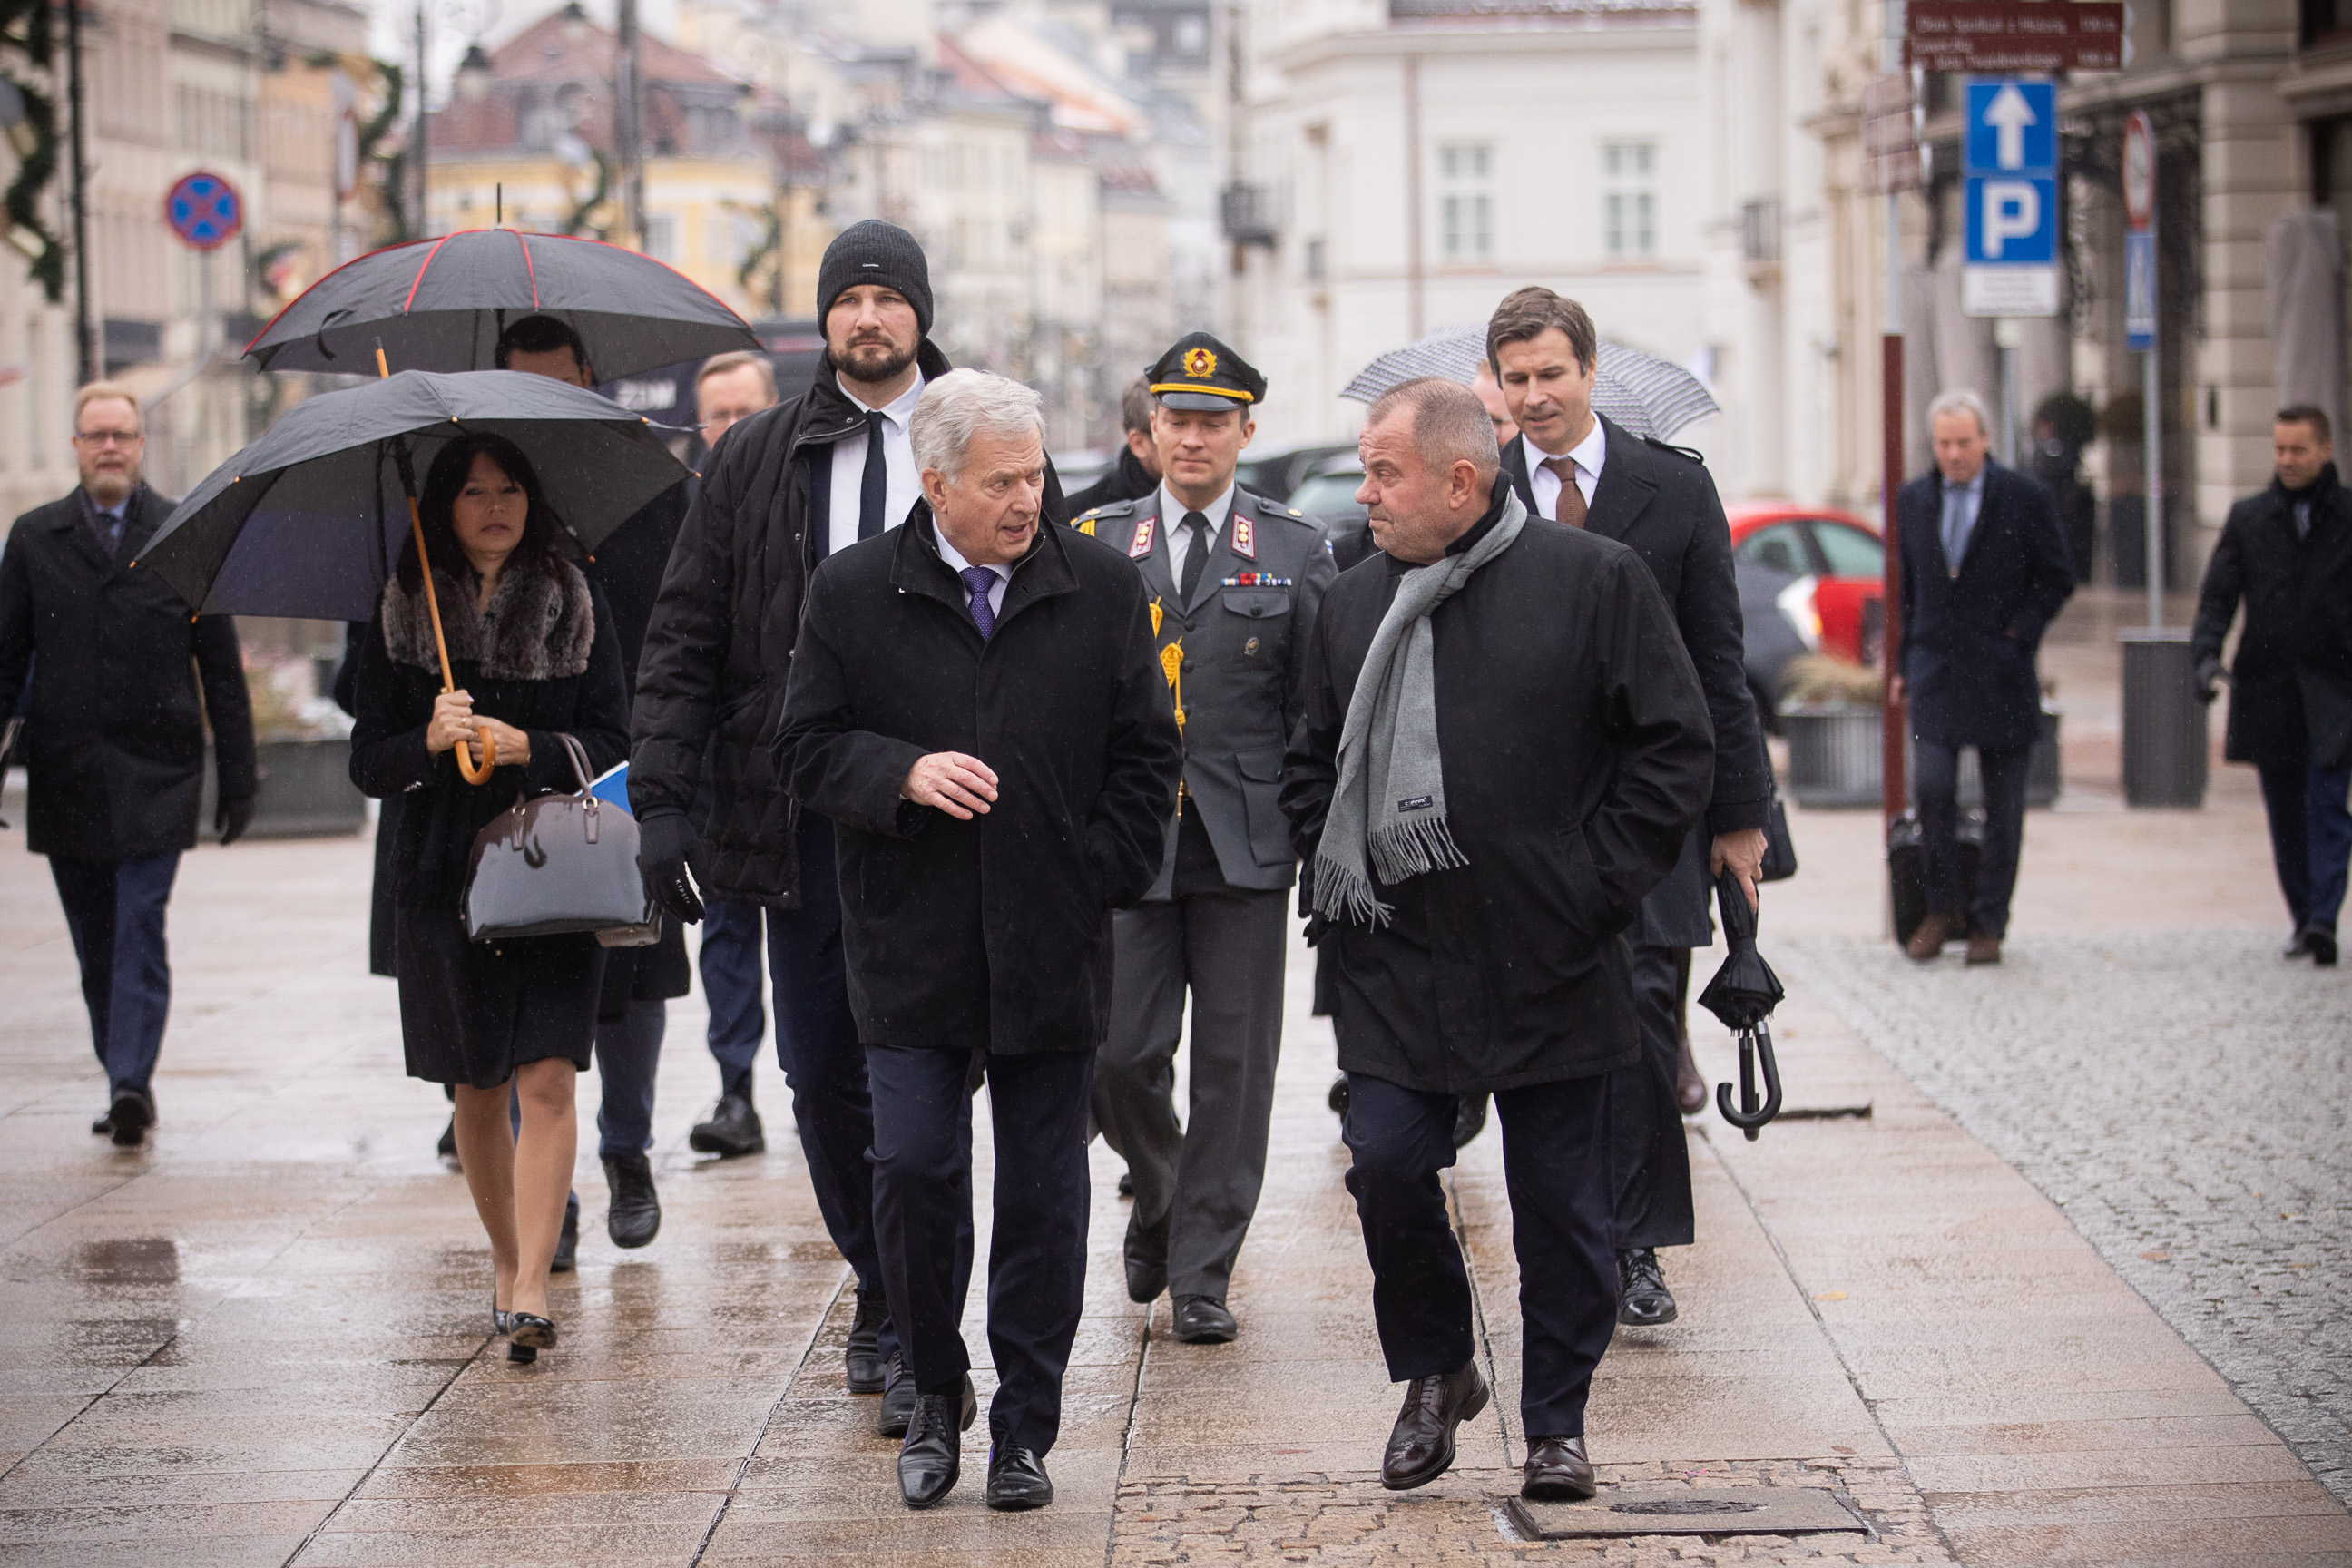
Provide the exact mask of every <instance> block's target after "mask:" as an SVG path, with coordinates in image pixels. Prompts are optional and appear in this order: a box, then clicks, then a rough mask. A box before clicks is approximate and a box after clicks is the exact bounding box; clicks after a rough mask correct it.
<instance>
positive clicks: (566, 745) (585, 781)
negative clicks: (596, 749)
mask: <svg viewBox="0 0 2352 1568" xmlns="http://www.w3.org/2000/svg"><path fill="white" fill-rule="evenodd" d="M555 738H556V739H557V740H559V741H561V742H563V750H564V752H566V754H568V755H569V756H570V757H571V758H572V776H573V777H575V778H577V779H578V780H579V781H580V793H581V794H582V795H589V794H590V785H591V781H590V779H589V777H588V748H587V747H585V746H583V745H582V744H581V743H580V742H579V740H578V738H577V737H575V736H573V735H571V734H569V733H566V732H563V731H558V732H557V733H556V737H555Z"/></svg>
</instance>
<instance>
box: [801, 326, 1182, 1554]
mask: <svg viewBox="0 0 2352 1568" xmlns="http://www.w3.org/2000/svg"><path fill="white" fill-rule="evenodd" d="M1039 416H1040V405H1039V401H1038V398H1037V395H1036V394H1035V393H1034V392H1032V391H1030V390H1029V389H1028V388H1026V387H1024V386H1021V385H1018V384H1015V383H1013V382H1010V381H1007V380H1005V379H1004V378H1003V377H1002V376H996V375H990V374H985V373H983V372H980V371H972V370H959V371H952V372H949V373H947V374H942V375H941V376H940V377H939V378H938V379H937V380H936V381H934V382H932V383H931V384H929V385H928V386H926V387H925V388H924V389H923V394H922V396H921V399H920V400H919V402H918V403H917V404H916V405H915V409H914V413H913V417H912V420H911V421H910V426H909V434H910V437H911V439H912V441H913V444H914V454H915V461H916V464H917V468H918V471H919V477H920V479H921V484H922V500H920V501H919V502H918V503H917V504H916V506H915V508H914V510H913V511H912V512H911V513H910V514H909V515H908V519H907V521H906V523H905V524H904V525H903V526H902V527H899V528H898V529H895V530H892V531H889V532H888V533H886V534H882V535H879V536H877V537H875V538H872V539H866V540H862V541H860V542H856V543H855V544H852V545H850V546H849V547H848V548H846V549H844V550H841V551H838V552H835V554H833V555H832V556H830V557H829V558H827V559H826V561H825V562H824V564H823V565H822V566H820V567H819V568H818V569H817V573H816V577H815V580H814V583H813V584H811V585H810V588H809V595H808V602H807V605H806V606H805V608H804V609H803V612H802V616H801V623H800V637H799V640H798V642H797V643H796V644H795V646H794V647H793V658H792V677H791V680H790V683H789V684H788V685H787V687H786V688H785V692H784V702H783V712H782V719H781V721H780V725H779V728H778V731H777V734H776V741H775V746H774V750H775V756H776V763H777V766H778V770H779V772H780V773H782V775H783V776H784V778H785V779H786V781H787V783H788V784H789V786H790V788H791V790H792V793H793V797H794V798H795V799H796V800H797V801H798V802H799V803H800V805H801V806H802V808H803V810H804V811H809V812H815V813H820V814H822V815H823V816H827V817H830V818H832V819H833V823H834V829H835V843H836V848H837V853H838V861H839V866H840V888H841V905H842V940H843V948H844V953H845V958H846V960H847V964H848V974H849V1005H850V1010H851V1012H852V1013H853V1014H854V1016H855V1017H856V1027H857V1037H858V1039H859V1040H860V1041H861V1042H862V1043H863V1044H864V1047H865V1051H866V1076H867V1080H868V1082H869V1083H870V1084H871V1086H872V1095H873V1107H874V1110H873V1115H874V1136H873V1145H872V1152H871V1154H870V1155H869V1159H870V1161H871V1163H872V1165H873V1171H874V1177H873V1183H874V1185H873V1192H874V1200H873V1201H874V1224H875V1235H876V1243H877V1251H878V1252H879V1254H880V1257H881V1269H882V1277H883V1281H884V1285H885V1288H886V1289H887V1291H888V1294H889V1301H890V1315H891V1319H892V1321H894V1322H895V1323H896V1324H897V1325H898V1336H899V1342H900V1345H901V1353H902V1356H903V1358H904V1362H905V1373H904V1375H905V1376H906V1377H908V1378H910V1379H911V1380H912V1381H913V1385H914V1390H915V1394H916V1399H915V1405H914V1409H913V1412H912V1415H911V1417H910V1419H909V1422H908V1428H907V1434H906V1440H905V1442H904V1444H903V1446H902V1447H900V1449H899V1455H898V1484H899V1489H900V1493H901V1495H902V1496H903V1497H904V1498H905V1500H906V1501H907V1504H908V1507H910V1508H929V1507H932V1506H934V1505H935V1504H937V1503H939V1502H940V1500H943V1499H944V1498H945V1497H946V1496H947V1494H948V1492H949V1491H950V1489H952V1488H953V1487H954V1485H955V1483H956V1479H957V1477H958V1475H959V1473H960V1469H961V1453H960V1450H961V1438H960V1436H959V1434H960V1432H961V1429H962V1427H963V1426H965V1425H966V1424H968V1423H969V1422H971V1419H972V1418H973V1415H974V1413H975V1411H976V1408H977V1404H976V1400H975V1398H974V1395H973V1391H972V1384H971V1375H970V1367H971V1357H970V1354H969V1352H967V1351H966V1349H965V1347H964V1342H963V1337H962V1335H961V1332H960V1331H959V1328H958V1325H959V1323H960V1322H961V1319H962V1316H963V1303H964V1298H965V1295H966V1294H967V1291H968V1289H969V1286H970V1282H971V1202H972V1198H971V1089H970V1087H969V1084H970V1081H971V1075H973V1074H974V1073H984V1074H985V1075H986V1077H987V1079H988V1083H989V1109H990V1111H991V1113H992V1117H993V1119H994V1127H995V1142H996V1187H995V1216H996V1217H995V1235H994V1238H993V1241H992V1246H991V1250H990V1265H989V1281H988V1337H989V1347H990V1349H991V1351H992V1352H993V1356H994V1361H995V1364H996V1373H997V1380H998V1386H997V1392H996V1397H995V1399H994V1401H993V1403H992V1405H991V1406H990V1409H989V1436H990V1441H991V1452H990V1458H989V1468H988V1491H987V1500H988V1504H989V1506H990V1507H992V1508H996V1509H1007V1510H1010V1509H1025V1508H1038V1507H1042V1506H1044V1505H1045V1504H1046V1503H1048V1502H1051V1501H1052V1500H1053V1495H1054V1490H1053V1483H1052V1482H1051V1481H1049V1480H1048V1479H1046V1475H1045V1454H1046V1452H1047V1451H1048V1450H1049V1449H1050V1448H1051V1447H1053V1445H1054V1439H1055V1435H1056V1433H1057V1432H1058V1431H1059V1428H1060V1422H1061V1385H1062V1373H1063V1370H1064V1368H1065V1367H1066V1365H1067V1363H1068V1362H1069V1355H1070V1344H1071V1341H1072V1339H1073V1338H1074V1337H1075V1335H1076V1332H1077V1326H1078V1315H1079V1311H1080V1310H1081V1308H1082V1307H1083V1305H1084V1300H1085V1294H1086V1263H1087V1258H1086V1243H1087V1205H1088V1194H1087V1099H1088V1094H1089V1092H1090V1089H1091V1085H1092V1081H1093V1077H1094V1060H1095V1051H1096V1048H1097V1047H1099V1046H1100V1045H1101V1044H1102V1041H1103V1034H1104V1030H1105V1027H1106V1025H1107V1021H1108V1015H1109V1007H1110V985H1111V922H1110V916H1111V911H1112V910H1114V909H1118V908H1122V907H1124V906H1126V905H1129V904H1131V903H1133V902H1135V901H1136V900H1138V899H1140V898H1141V897H1142V896H1143V895H1144V893H1145V892H1146V891H1147V890H1148V889H1150V886H1151V883H1152V879H1154V878H1155V877H1156V876H1157V875H1158V874H1159V871H1160V855H1161V851H1162V847H1163V845H1164V824H1165V822H1166V819H1167V814H1168V813H1169V812H1170V811H1171V809H1173V807H1174V805H1175V799H1176V780H1177V777H1178V773H1179V769H1180V767H1181V750H1180V747H1179V742H1178V738H1177V731H1176V718H1175V712H1174V710H1173V709H1172V708H1171V704H1170V700H1169V694H1168V683H1167V680H1166V679H1164V678H1163V676H1162V675H1161V673H1160V663H1159V660H1158V659H1157V658H1154V657H1153V644H1152V635H1151V612H1150V603H1149V601H1148V600H1147V598H1146V597H1145V595H1144V590H1143V580H1142V578H1141V577H1140V576H1139V574H1137V572H1136V569H1135V567H1134V565H1133V564H1132V563H1129V561H1128V560H1127V558H1126V557H1125V556H1123V555H1121V554H1119V553H1118V552H1117V551H1115V550H1112V549H1111V548H1110V547H1108V545H1105V544H1101V543H1097V542H1096V541H1094V540H1092V539H1090V538H1087V536H1086V535H1084V534H1082V533H1079V532H1076V531H1073V530H1070V529H1066V528H1057V527H1045V526H1041V522H1042V521H1043V517H1044V510H1043V500H1044V494H1045V429H1044V425H1043V423H1042V421H1041V419H1040V417H1039Z"/></svg>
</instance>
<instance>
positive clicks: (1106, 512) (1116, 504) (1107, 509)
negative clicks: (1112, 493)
mask: <svg viewBox="0 0 2352 1568" xmlns="http://www.w3.org/2000/svg"><path fill="white" fill-rule="evenodd" d="M1137 499H1138V500H1150V499H1151V498H1150V496H1143V497H1139V498H1137ZM1133 510H1135V501H1134V500H1114V501H1105V502H1104V503H1103V504H1102V505H1100V506H1098V507H1095V508H1093V509H1092V510H1088V511H1087V513H1086V514H1085V515H1086V516H1087V517H1125V516H1126V515H1127V514H1128V513H1129V512H1131V511H1133Z"/></svg>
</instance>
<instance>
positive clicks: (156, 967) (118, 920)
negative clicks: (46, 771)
mask: <svg viewBox="0 0 2352 1568" xmlns="http://www.w3.org/2000/svg"><path fill="white" fill-rule="evenodd" d="M179 869H180V857H179V855H178V854H177V853H173V854H170V855H154V856H150V857H148V858H145V859H143V860H123V861H119V862H118V861H107V860H68V859H66V858H63V857H61V856H57V855H52V856H50V857H49V877H50V879H52V880H53V881H55V882H56V883H57V885H58V903H60V904H62V905H64V906H65V912H66V930H67V931H68V933H69V934H70V935H71V936H72V938H73V946H74V957H75V958H76V959H77V960H79V963H80V964H81V999H82V1002H83V1004H84V1005H85V1006H87V1007H88V1008H89V1037H90V1044H91V1045H92V1046H93V1047H96V1049H97V1051H98V1059H99V1062H100V1065H102V1066H103V1067H104V1068H106V1081H107V1086H108V1090H109V1092H110V1093H119V1092H121V1090H123V1089H137V1090H138V1091H139V1092H140V1093H142V1094H145V1093H148V1092H150V1088H149V1086H150V1083H151V1080H152V1079H153V1078H154V1076H155V1058H156V1057H158V1056H159V1055H161V1054H162V1052H163V1022H164V1020H165V1018H166V1017H168V1016H170V1014H171V1011H172V963H171V955H170V952H169V951H168V950H167V949H166V947H165V945H164V940H163V909H164V906H165V905H166V904H168V903H169V902H170V901H171V898H172V879H173V877H175V876H176V875H178V873H179Z"/></svg>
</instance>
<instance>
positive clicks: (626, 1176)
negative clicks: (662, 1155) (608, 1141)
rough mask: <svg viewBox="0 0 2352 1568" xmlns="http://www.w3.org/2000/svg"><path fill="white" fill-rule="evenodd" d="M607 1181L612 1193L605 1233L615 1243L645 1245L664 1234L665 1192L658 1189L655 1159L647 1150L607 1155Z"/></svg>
mask: <svg viewBox="0 0 2352 1568" xmlns="http://www.w3.org/2000/svg"><path fill="white" fill-rule="evenodd" d="M604 1185H605V1187H606V1188H607V1189H608V1190H609V1191H610V1193H611V1194H612V1204H611V1206H609V1207H608V1208H606V1209H605V1211H604V1234H605V1235H607V1236H609V1237H612V1238H613V1245H614V1246H615V1247H643V1246H645V1245H646V1244H647V1243H648V1242H650V1241H652V1240H653V1238H654V1237H656V1236H657V1235H659V1234H660V1232H661V1195H660V1194H658V1193H656V1192H655V1191H654V1167H653V1162H652V1161H650V1160H648V1159H646V1157H645V1156H644V1155H643V1154H607V1155H605V1156H604Z"/></svg>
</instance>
